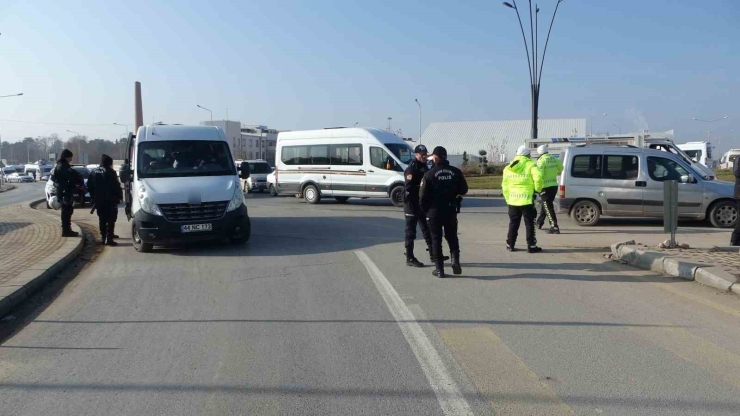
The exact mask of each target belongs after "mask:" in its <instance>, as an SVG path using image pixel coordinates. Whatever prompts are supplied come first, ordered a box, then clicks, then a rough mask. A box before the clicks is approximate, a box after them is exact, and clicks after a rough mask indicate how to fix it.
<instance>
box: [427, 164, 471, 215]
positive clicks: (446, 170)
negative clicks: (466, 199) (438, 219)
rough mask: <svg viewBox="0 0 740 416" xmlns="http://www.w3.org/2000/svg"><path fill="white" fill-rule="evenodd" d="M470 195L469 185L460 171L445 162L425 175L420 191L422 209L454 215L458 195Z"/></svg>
mask: <svg viewBox="0 0 740 416" xmlns="http://www.w3.org/2000/svg"><path fill="white" fill-rule="evenodd" d="M467 193H468V183H467V182H466V181H465V177H464V176H463V174H462V172H461V171H460V169H458V168H456V167H454V166H450V162H448V161H446V160H443V161H441V162H440V163H438V164H436V165H435V166H434V167H433V168H432V169H431V170H429V172H427V173H425V174H424V179H423V180H422V181H421V186H420V189H419V198H420V203H421V209H422V210H423V211H424V212H427V211H430V210H439V211H445V212H450V213H454V212H455V210H456V207H457V197H458V195H465V194H467Z"/></svg>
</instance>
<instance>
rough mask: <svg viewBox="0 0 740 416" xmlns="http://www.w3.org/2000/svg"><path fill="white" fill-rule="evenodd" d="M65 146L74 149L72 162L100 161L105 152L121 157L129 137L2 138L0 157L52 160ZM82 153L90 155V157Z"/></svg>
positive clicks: (10, 160)
mask: <svg viewBox="0 0 740 416" xmlns="http://www.w3.org/2000/svg"><path fill="white" fill-rule="evenodd" d="M64 149H69V150H71V151H72V153H74V159H73V161H72V162H73V163H84V162H86V163H88V164H92V163H100V157H101V156H102V155H103V154H106V155H108V156H110V157H112V158H113V159H122V158H123V153H124V152H125V149H126V139H118V140H116V141H110V140H104V139H100V138H98V139H92V140H90V139H88V137H87V136H74V137H71V138H69V139H67V140H62V139H60V138H59V135H58V134H56V133H55V134H51V135H49V136H44V137H41V136H39V137H36V138H33V137H26V138H24V139H23V140H21V141H19V142H15V143H10V142H6V141H3V142H2V144H1V145H0V156H2V157H0V159H5V160H6V161H7V162H8V163H7V164H8V165H22V164H26V163H34V162H36V161H38V160H48V161H52V162H53V161H54V160H55V159H57V158H59V155H60V154H61V153H62V150H64ZM83 155H87V160H85V159H84V156H83Z"/></svg>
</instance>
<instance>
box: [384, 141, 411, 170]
mask: <svg viewBox="0 0 740 416" xmlns="http://www.w3.org/2000/svg"><path fill="white" fill-rule="evenodd" d="M384 144H385V147H387V148H388V150H390V151H391V152H392V153H393V154H394V155H395V156H396V157H397V158H398V160H399V161H401V163H403V164H404V165H408V164H409V163H411V161H412V160H413V159H414V149H412V148H411V146H409V145H407V144H406V143H384Z"/></svg>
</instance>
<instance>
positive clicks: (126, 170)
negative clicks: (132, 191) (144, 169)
mask: <svg viewBox="0 0 740 416" xmlns="http://www.w3.org/2000/svg"><path fill="white" fill-rule="evenodd" d="M132 176H133V172H131V165H129V164H128V163H126V164H124V165H122V166H121V169H119V170H118V177H119V178H120V179H121V182H123V183H127V182H131V179H132V178H131V177H132Z"/></svg>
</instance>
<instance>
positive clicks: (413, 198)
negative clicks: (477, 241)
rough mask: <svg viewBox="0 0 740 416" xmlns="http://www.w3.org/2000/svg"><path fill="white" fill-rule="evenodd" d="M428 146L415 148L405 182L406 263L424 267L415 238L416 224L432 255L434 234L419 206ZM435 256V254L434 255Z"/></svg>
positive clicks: (405, 173)
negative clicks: (417, 251)
mask: <svg viewBox="0 0 740 416" xmlns="http://www.w3.org/2000/svg"><path fill="white" fill-rule="evenodd" d="M426 162H427V148H426V146H424V145H423V144H420V145H418V146H416V148H415V149H414V159H413V160H412V161H411V163H409V166H408V167H407V168H406V171H405V172H404V176H405V177H406V183H405V184H404V200H403V212H404V214H405V215H406V265H407V266H412V267H424V264H422V262H420V261H419V260H417V259H416V257H414V240H416V224H417V223H418V224H419V228H421V235H422V236H424V241H426V243H427V248H428V250H429V255H430V256H432V250H431V249H432V235H431V234H430V232H429V225H428V224H427V221H426V216H425V214H424V213H423V212H422V211H421V207H420V206H419V184H421V180H422V178H423V177H424V174H425V173H427V171H428V170H429V169H428V168H427V164H426ZM432 258H433V256H432Z"/></svg>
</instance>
